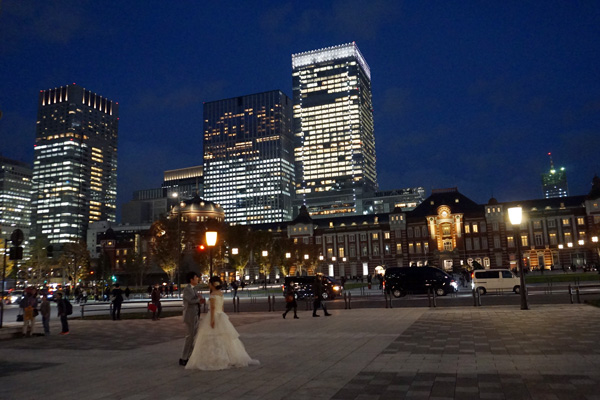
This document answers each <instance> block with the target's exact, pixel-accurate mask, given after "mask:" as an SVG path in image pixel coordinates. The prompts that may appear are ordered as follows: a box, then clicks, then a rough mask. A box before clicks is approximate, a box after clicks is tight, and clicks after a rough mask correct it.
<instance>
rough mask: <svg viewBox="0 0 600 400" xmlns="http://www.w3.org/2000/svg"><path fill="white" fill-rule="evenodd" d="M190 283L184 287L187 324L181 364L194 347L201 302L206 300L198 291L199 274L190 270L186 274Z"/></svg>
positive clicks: (184, 309)
mask: <svg viewBox="0 0 600 400" xmlns="http://www.w3.org/2000/svg"><path fill="white" fill-rule="evenodd" d="M185 278H186V280H187V282H188V283H189V285H187V286H186V287H185V289H183V323H184V324H185V344H184V345H183V353H182V354H181V358H180V359H179V365H186V364H187V362H188V359H189V358H190V354H192V350H193V347H194V337H195V336H196V329H197V327H198V318H199V315H200V304H204V302H205V300H204V298H203V297H202V295H201V294H199V293H196V286H198V282H200V278H199V277H198V274H196V273H195V272H193V271H190V272H188V273H187V275H186V276H185Z"/></svg>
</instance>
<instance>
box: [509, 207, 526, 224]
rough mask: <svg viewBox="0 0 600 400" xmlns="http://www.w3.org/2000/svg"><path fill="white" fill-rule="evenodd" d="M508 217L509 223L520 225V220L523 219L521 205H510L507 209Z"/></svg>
mask: <svg viewBox="0 0 600 400" xmlns="http://www.w3.org/2000/svg"><path fill="white" fill-rule="evenodd" d="M508 219H509V220H510V223H511V225H513V226H515V225H521V220H522V219H523V208H521V207H511V208H509V209H508Z"/></svg>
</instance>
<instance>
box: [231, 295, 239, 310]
mask: <svg viewBox="0 0 600 400" xmlns="http://www.w3.org/2000/svg"><path fill="white" fill-rule="evenodd" d="M232 300H233V312H234V313H236V312H238V310H237V307H236V305H235V297H234V298H233V299H232Z"/></svg>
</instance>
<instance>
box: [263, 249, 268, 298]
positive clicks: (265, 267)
mask: <svg viewBox="0 0 600 400" xmlns="http://www.w3.org/2000/svg"><path fill="white" fill-rule="evenodd" d="M262 256H263V257H264V258H267V257H268V256H269V252H268V251H267V250H263V251H262ZM264 273H265V292H266V291H267V263H266V262H265V265H264Z"/></svg>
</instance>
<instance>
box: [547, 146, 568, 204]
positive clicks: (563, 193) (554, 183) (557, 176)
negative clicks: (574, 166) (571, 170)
mask: <svg viewBox="0 0 600 400" xmlns="http://www.w3.org/2000/svg"><path fill="white" fill-rule="evenodd" d="M548 156H549V157H550V171H548V172H547V173H543V174H542V189H543V191H544V198H545V199H552V198H555V197H567V196H568V195H569V186H568V185H567V171H565V167H560V168H558V169H557V168H555V167H554V162H553V161H552V154H551V153H548Z"/></svg>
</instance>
